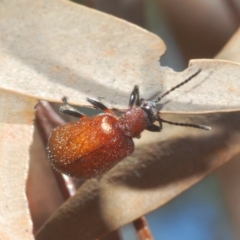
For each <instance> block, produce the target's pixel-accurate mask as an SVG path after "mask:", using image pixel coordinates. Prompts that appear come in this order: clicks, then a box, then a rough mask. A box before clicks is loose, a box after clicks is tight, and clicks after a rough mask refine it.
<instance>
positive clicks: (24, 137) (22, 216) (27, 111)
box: [0, 90, 36, 240]
mask: <svg viewBox="0 0 240 240" xmlns="http://www.w3.org/2000/svg"><path fill="white" fill-rule="evenodd" d="M35 103H36V101H33V100H32V99H31V98H28V97H23V96H20V95H17V94H13V93H8V92H5V91H2V90H1V91H0V108H1V114H0V133H1V140H0V193H1V195H0V196H1V197H0V226H1V228H0V239H4V240H8V239H9V240H10V239H11V240H14V239H26V240H27V239H33V236H32V223H31V219H30V214H29V209H28V202H27V198H26V194H25V190H26V179H27V173H28V164H29V163H28V162H29V146H30V144H31V141H32V132H33V127H32V123H33V118H34V109H33V105H34V104H35Z"/></svg>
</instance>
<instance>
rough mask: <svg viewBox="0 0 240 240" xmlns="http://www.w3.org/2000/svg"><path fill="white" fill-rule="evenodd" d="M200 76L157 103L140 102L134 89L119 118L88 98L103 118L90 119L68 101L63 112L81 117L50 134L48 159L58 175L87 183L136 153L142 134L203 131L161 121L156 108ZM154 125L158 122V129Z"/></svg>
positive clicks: (208, 128) (198, 126)
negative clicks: (166, 129)
mask: <svg viewBox="0 0 240 240" xmlns="http://www.w3.org/2000/svg"><path fill="white" fill-rule="evenodd" d="M200 72H201V69H199V70H198V71H197V72H195V73H194V74H193V75H191V76H190V77H189V78H188V79H186V80H184V81H183V82H181V83H180V84H178V85H176V86H175V87H173V88H171V89H170V90H169V91H167V92H165V93H164V94H163V95H162V96H160V97H158V98H157V99H156V100H155V101H147V100H145V99H142V98H141V99H140V95H139V89H138V86H134V88H133V91H132V93H131V95H130V98H129V108H128V110H127V111H126V112H125V113H123V114H122V115H121V116H120V117H118V116H116V115H115V113H114V112H113V111H111V110H110V109H108V108H107V107H106V106H105V105H104V104H102V103H101V102H99V101H96V100H94V99H91V98H87V101H88V102H90V103H91V104H92V105H93V106H94V107H95V108H96V109H100V110H102V111H103V112H105V113H103V114H99V115H96V116H93V117H88V116H86V115H84V114H83V113H81V112H80V111H78V110H77V109H75V108H73V107H71V106H70V105H69V104H68V102H67V99H66V97H64V98H63V99H62V100H63V103H64V105H63V106H61V107H60V112H62V113H65V114H68V115H71V116H74V117H79V121H77V122H70V123H67V124H64V125H61V126H59V127H57V128H56V129H54V130H53V132H52V133H51V134H50V137H49V140H48V146H47V152H48V158H49V160H50V162H51V164H52V166H53V167H54V168H55V169H56V170H57V171H59V172H62V173H64V174H67V175H69V176H71V177H75V178H80V179H87V178H92V177H96V176H98V175H101V174H103V173H105V172H107V171H108V170H109V169H111V168H112V167H113V166H114V165H116V164H117V163H118V162H119V161H121V160H122V159H123V158H125V157H127V156H128V155H130V154H131V153H132V152H133V150H134V142H133V139H132V138H135V137H139V136H140V134H141V132H142V131H143V130H145V129H146V130H148V131H151V132H160V131H161V130H162V123H168V124H173V125H178V126H185V127H193V128H199V129H204V130H210V129H211V128H210V127H208V126H204V125H197V124H190V123H177V122H171V121H167V120H164V119H162V118H161V117H160V116H159V111H158V110H157V109H156V104H157V103H158V102H159V101H160V100H161V99H162V98H163V97H165V96H166V95H168V94H169V93H170V92H172V91H174V90H175V89H176V88H179V87H180V86H182V85H183V84H185V83H187V82H188V81H190V80H191V79H193V78H194V77H195V76H196V75H198V74H199V73H200ZM154 122H158V125H155V124H154Z"/></svg>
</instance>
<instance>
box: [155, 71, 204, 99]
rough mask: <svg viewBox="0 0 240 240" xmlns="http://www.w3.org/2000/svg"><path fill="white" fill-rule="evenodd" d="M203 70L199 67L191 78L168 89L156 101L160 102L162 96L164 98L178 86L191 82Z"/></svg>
mask: <svg viewBox="0 0 240 240" xmlns="http://www.w3.org/2000/svg"><path fill="white" fill-rule="evenodd" d="M201 71H202V69H201V68H200V69H198V70H197V72H195V73H194V74H193V75H191V76H190V77H189V78H187V79H186V80H184V81H183V82H181V83H179V84H178V85H176V86H175V87H173V88H171V89H170V90H168V91H167V92H165V93H164V94H163V95H162V96H160V97H158V98H157V99H156V100H155V103H157V102H159V101H160V100H161V99H162V98H164V97H165V96H166V95H168V94H169V93H170V92H172V91H174V90H175V89H176V88H179V87H181V86H182V85H184V84H185V83H187V82H189V81H190V80H192V79H193V78H194V77H196V76H197V75H198V74H199V73H200V72H201Z"/></svg>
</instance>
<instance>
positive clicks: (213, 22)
mask: <svg viewBox="0 0 240 240" xmlns="http://www.w3.org/2000/svg"><path fill="white" fill-rule="evenodd" d="M76 2H77V3H79V4H83V5H86V6H88V7H91V8H95V9H97V10H100V11H103V12H106V13H109V14H111V15H115V16H117V17H119V18H122V19H125V20H127V21H129V22H132V23H134V24H137V25H139V26H140V27H143V28H145V29H147V30H149V31H151V32H153V33H156V34H157V35H159V36H160V37H161V38H162V39H163V40H164V41H165V43H166V45H167V52H166V53H165V55H164V56H163V57H162V58H161V63H160V64H161V65H163V66H168V67H170V68H173V69H174V70H175V71H182V70H184V69H185V68H186V67H187V66H188V62H189V60H190V59H196V58H214V57H215V56H216V55H217V54H218V53H219V52H220V51H221V49H222V48H223V47H224V45H225V44H226V43H227V42H228V41H229V39H230V38H231V37H232V36H233V35H234V33H235V32H236V31H237V29H238V27H239V23H240V1H238V0H211V1H209V0H201V1H188V0H181V1H178V0H171V1H169V0H114V1H112V0H81V1H80V0H79V1H76ZM239 170H240V162H239V159H238V157H236V158H235V159H233V160H232V161H230V162H229V163H228V164H226V165H224V166H223V167H222V168H221V169H219V170H218V171H217V172H215V173H214V174H212V175H211V176H209V177H207V178H205V179H204V180H203V181H201V182H200V183H198V184H196V185H195V186H193V187H192V188H191V189H189V190H187V191H185V192H184V193H183V194H181V195H180V196H178V197H177V198H175V199H174V200H172V201H171V202H169V203H168V204H166V205H165V206H163V207H162V208H161V209H158V210H156V211H154V212H152V213H150V214H148V215H147V216H146V217H147V220H148V223H149V226H150V229H151V231H152V233H153V236H154V238H155V239H156V240H192V239H195V240H217V239H218V240H235V239H240V230H239V229H240V228H239V226H240V208H239V202H240V190H239V188H238V183H239V181H240V176H239ZM134 231H135V230H134V229H133V227H132V226H131V225H128V226H125V227H123V229H122V230H121V234H122V236H123V239H126V240H130V239H131V240H134V239H136V235H135V232H134Z"/></svg>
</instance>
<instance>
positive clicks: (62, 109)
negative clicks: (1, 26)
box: [59, 97, 85, 118]
mask: <svg viewBox="0 0 240 240" xmlns="http://www.w3.org/2000/svg"><path fill="white" fill-rule="evenodd" d="M62 101H63V104H64V105H63V106H61V107H60V108H59V111H60V112H62V113H64V114H67V115H70V116H72V117H79V118H82V117H84V116H85V115H84V114H83V113H81V112H80V111H78V110H77V109H76V108H74V107H72V106H70V105H69V104H68V102H67V98H66V97H63V98H62Z"/></svg>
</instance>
